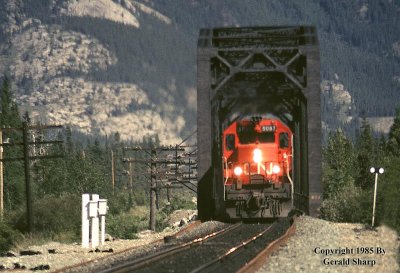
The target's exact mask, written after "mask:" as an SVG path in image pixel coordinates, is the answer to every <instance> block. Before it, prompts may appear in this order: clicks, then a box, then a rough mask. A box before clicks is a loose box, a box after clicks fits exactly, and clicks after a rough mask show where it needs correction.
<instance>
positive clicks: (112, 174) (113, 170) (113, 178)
mask: <svg viewBox="0 0 400 273" xmlns="http://www.w3.org/2000/svg"><path fill="white" fill-rule="evenodd" d="M111 184H112V193H113V195H114V189H115V163H114V152H113V150H111Z"/></svg>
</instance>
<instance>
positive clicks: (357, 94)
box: [0, 0, 400, 143]
mask: <svg viewBox="0 0 400 273" xmlns="http://www.w3.org/2000/svg"><path fill="white" fill-rule="evenodd" d="M0 6H1V7H2V8H1V9H0V22H1V28H2V32H1V34H0V74H1V75H2V74H4V73H7V74H9V75H10V77H11V79H12V81H13V83H14V84H15V93H16V99H17V101H18V103H19V104H20V105H21V106H22V107H21V109H24V110H28V111H30V112H31V113H32V115H33V116H36V119H39V120H41V121H42V122H57V123H63V124H64V123H65V124H70V125H71V126H72V127H73V128H74V129H75V130H78V131H81V132H84V133H87V134H100V135H106V134H107V135H110V134H112V133H113V132H116V131H119V132H120V133H121V137H122V138H123V139H126V140H129V139H133V140H141V139H142V137H144V136H150V135H155V134H158V135H159V138H160V140H161V142H163V143H174V142H176V141H178V140H179V138H181V137H183V136H185V135H188V134H189V133H190V132H191V131H193V130H194V129H195V127H196V124H195V111H196V92H195V88H196V82H195V78H196V40H197V36H198V30H199V28H204V27H216V26H248V25H297V24H313V25H316V26H317V27H318V34H319V41H320V51H321V70H322V71H321V76H322V79H321V90H322V91H323V92H322V94H323V99H324V107H323V118H324V128H325V129H326V130H329V129H332V128H336V127H337V126H342V127H343V128H344V129H345V130H346V131H348V132H350V133H354V131H355V129H356V128H357V127H358V125H359V117H360V116H362V117H380V116H392V115H393V114H394V109H395V107H396V106H397V105H398V104H399V101H400V95H399V94H400V93H399V92H400V62H399V60H400V32H399V31H398V29H400V21H399V20H398V18H399V17H400V3H399V2H398V1H396V0H392V1H390V0H385V1H383V0H382V1H376V0H370V1H367V0H352V1H343V0H339V1H324V0H301V1H289V0H272V1H259V0H249V1H240V0H219V1H213V0H202V1H197V0H190V1H189V0H179V1H178V0H168V1H164V0H138V1H134V0H119V1H111V0H97V1H90V0H78V1H77V0H45V1H44V0H13V1H10V0H0ZM3 7H4V8H3ZM338 86H342V87H340V88H338ZM338 98H339V99H338ZM327 113H329V114H327ZM335 113H337V115H338V117H336V115H335ZM371 120H373V121H374V122H375V123H376V122H379V119H371ZM376 120H377V121H376Z"/></svg>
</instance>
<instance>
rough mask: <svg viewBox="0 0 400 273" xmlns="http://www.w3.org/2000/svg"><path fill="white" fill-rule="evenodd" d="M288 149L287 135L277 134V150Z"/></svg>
mask: <svg viewBox="0 0 400 273" xmlns="http://www.w3.org/2000/svg"><path fill="white" fill-rule="evenodd" d="M288 147H289V135H288V133H286V132H284V133H280V134H279V148H288Z"/></svg>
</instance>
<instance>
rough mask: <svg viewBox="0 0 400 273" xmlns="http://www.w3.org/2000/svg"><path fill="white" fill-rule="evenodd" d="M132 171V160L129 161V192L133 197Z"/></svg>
mask: <svg viewBox="0 0 400 273" xmlns="http://www.w3.org/2000/svg"><path fill="white" fill-rule="evenodd" d="M132 172H133V170H132V160H129V190H130V193H131V195H133V173H132Z"/></svg>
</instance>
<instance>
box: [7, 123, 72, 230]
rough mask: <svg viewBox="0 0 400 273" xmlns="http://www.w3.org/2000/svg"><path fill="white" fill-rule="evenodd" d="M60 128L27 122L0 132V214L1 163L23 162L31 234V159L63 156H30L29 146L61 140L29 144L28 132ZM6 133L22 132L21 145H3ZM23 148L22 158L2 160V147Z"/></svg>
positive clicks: (28, 226)
mask: <svg viewBox="0 0 400 273" xmlns="http://www.w3.org/2000/svg"><path fill="white" fill-rule="evenodd" d="M61 128H62V126H59V125H34V126H29V124H28V123H27V122H23V124H22V128H2V129H1V130H0V135H1V136H0V177H1V178H0V182H1V185H0V190H1V193H0V196H1V198H0V199H1V200H0V203H1V205H0V207H1V213H3V191H4V187H3V162H5V161H21V160H23V161H24V174H25V194H26V212H27V230H28V232H29V233H32V232H33V208H32V188H31V173H30V161H31V160H33V159H49V158H61V157H63V155H44V156H43V155H42V156H40V155H39V156H36V155H35V154H34V155H32V156H30V155H29V151H30V145H42V144H49V145H50V144H62V143H64V141H63V140H52V141H45V140H43V141H39V142H31V141H29V132H30V130H32V129H38V130H47V129H61ZM7 131H22V143H18V142H16V143H4V142H3V141H2V139H3V136H2V133H3V132H7ZM16 145H22V146H23V156H22V157H18V158H3V148H4V146H16Z"/></svg>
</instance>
